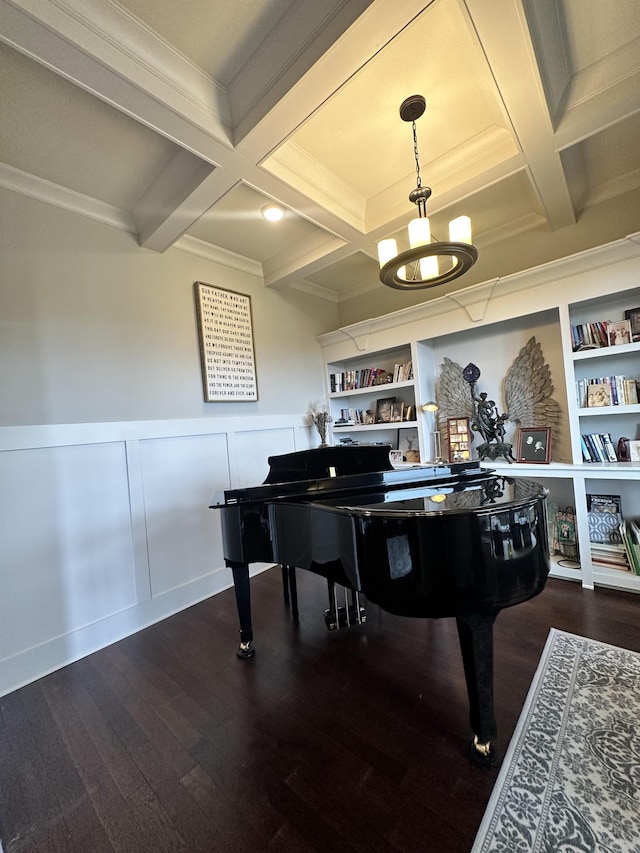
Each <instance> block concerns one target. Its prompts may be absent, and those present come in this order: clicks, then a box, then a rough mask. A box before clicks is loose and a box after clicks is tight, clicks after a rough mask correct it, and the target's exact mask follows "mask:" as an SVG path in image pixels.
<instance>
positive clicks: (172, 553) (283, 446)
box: [0, 415, 312, 696]
mask: <svg viewBox="0 0 640 853" xmlns="http://www.w3.org/2000/svg"><path fill="white" fill-rule="evenodd" d="M311 441H312V436H311V430H310V429H309V426H308V424H307V423H306V418H305V416H304V415H282V416H273V415H270V416H264V417H261V416H255V417H247V418H236V417H234V418H215V419H214V418H201V419H189V420H184V421H180V420H172V421H137V422H122V423H96V424H69V425H65V424H53V425H48V426H25V427H4V428H0V541H1V542H2V550H1V551H0V570H1V577H2V588H1V590H0V696H1V695H4V694H6V693H9V692H11V691H12V690H15V689H16V688H18V687H20V686H22V685H24V684H27V683H29V682H31V681H34V680H35V679H37V678H40V677H41V676H42V675H45V674H46V673H48V672H51V671H53V670H55V669H59V668H60V667H62V666H64V665H65V664H67V663H70V662H72V661H74V660H77V659H78V658H81V657H84V656H85V655H87V654H90V653H91V652H93V651H96V650H97V649H99V648H102V647H104V646H106V645H109V644H110V643H113V642H115V641H116V640H119V639H122V638H123V637H125V636H127V635H129V634H133V633H135V632H136V631H139V630H140V629H141V628H144V627H146V626H148V625H150V624H152V623H153V622H157V621H159V620H160V619H164V618H165V617H167V616H169V615H171V614H172V613H175V612H177V611H178V610H182V609H184V608H185V607H189V606H191V605H192V604H195V603H196V602H198V601H201V600H202V599H204V598H207V597H209V596H211V595H214V594H216V593H218V592H221V591H222V590H223V589H226V588H228V587H229V586H230V585H231V582H232V580H231V571H230V570H229V569H227V568H226V567H225V565H224V557H223V553H222V538H221V533H220V523H219V520H218V518H217V517H216V512H215V510H211V509H209V505H210V503H211V502H212V499H213V497H214V494H215V493H216V492H217V491H220V490H223V489H226V488H229V487H232V488H233V487H236V486H240V485H244V486H251V485H257V484H258V483H261V482H262V481H263V480H264V478H265V476H266V473H267V471H268V462H267V458H268V457H269V456H273V455H277V454H279V453H287V452H290V451H293V450H303V449H306V448H308V447H309V446H310V443H311ZM266 567H267V566H266V565H264V564H260V565H255V566H253V567H252V573H253V574H255V573H257V572H259V571H262V570H264V568H266ZM235 642H236V637H235V636H234V637H233V639H232V643H233V645H234V646H235Z"/></svg>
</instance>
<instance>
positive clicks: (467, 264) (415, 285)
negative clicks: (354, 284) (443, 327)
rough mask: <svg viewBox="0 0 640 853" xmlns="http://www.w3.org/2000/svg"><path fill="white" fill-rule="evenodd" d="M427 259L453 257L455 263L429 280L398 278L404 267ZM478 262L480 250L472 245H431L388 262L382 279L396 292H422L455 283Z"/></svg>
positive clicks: (419, 247) (417, 247)
mask: <svg viewBox="0 0 640 853" xmlns="http://www.w3.org/2000/svg"><path fill="white" fill-rule="evenodd" d="M426 257H451V258H454V260H455V263H454V264H453V266H452V267H450V269H448V270H446V272H443V273H441V274H440V275H438V276H434V277H433V278H429V279H427V280H423V279H420V278H418V279H416V280H415V281H411V280H409V279H404V278H398V272H399V271H400V270H401V269H402V267H405V266H407V265H408V264H411V263H414V262H418V261H420V259H421V258H426ZM477 260H478V250H477V249H476V247H475V246H473V245H472V244H471V243H431V244H429V245H427V246H416V248H415V249H407V250H406V251H405V252H402V254H401V255H397V256H396V257H395V258H392V259H391V260H390V261H387V263H386V264H385V265H384V266H383V267H382V269H381V270H380V278H381V280H382V281H383V283H384V284H386V285H387V287H393V288H395V290H421V289H424V288H426V287H435V286H436V285H438V284H446V282H448V281H453V279H455V278H458V276H461V275H463V274H464V273H465V272H466V271H467V270H468V269H470V268H471V267H472V266H473V265H474V264H475V262H476V261H477Z"/></svg>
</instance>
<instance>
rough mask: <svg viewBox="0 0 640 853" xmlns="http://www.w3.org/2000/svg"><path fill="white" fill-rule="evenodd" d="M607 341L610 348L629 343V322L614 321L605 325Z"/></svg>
mask: <svg viewBox="0 0 640 853" xmlns="http://www.w3.org/2000/svg"><path fill="white" fill-rule="evenodd" d="M607 339H608V341H609V346H610V347H619V346H622V345H623V344H630V343H631V321H630V320H616V321H615V322H613V323H612V322H608V323H607Z"/></svg>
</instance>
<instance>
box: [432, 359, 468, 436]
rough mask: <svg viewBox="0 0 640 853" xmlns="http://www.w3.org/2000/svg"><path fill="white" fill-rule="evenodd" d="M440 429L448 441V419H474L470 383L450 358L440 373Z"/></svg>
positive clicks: (438, 401)
mask: <svg viewBox="0 0 640 853" xmlns="http://www.w3.org/2000/svg"><path fill="white" fill-rule="evenodd" d="M437 398H438V399H437V403H438V413H437V415H438V427H439V430H440V432H441V433H442V434H443V438H444V439H445V440H446V430H447V418H469V420H471V418H472V417H473V399H472V397H471V392H470V390H469V383H468V382H467V380H466V379H465V378H464V376H463V375H462V368H461V367H460V365H459V364H456V362H455V361H451V359H450V358H445V359H444V363H443V365H442V372H441V373H440V381H439V382H438V392H437Z"/></svg>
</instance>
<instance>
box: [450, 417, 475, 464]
mask: <svg viewBox="0 0 640 853" xmlns="http://www.w3.org/2000/svg"><path fill="white" fill-rule="evenodd" d="M447 438H448V442H449V462H464V461H465V460H467V459H471V446H470V445H471V431H470V427H469V418H447Z"/></svg>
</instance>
